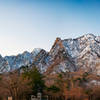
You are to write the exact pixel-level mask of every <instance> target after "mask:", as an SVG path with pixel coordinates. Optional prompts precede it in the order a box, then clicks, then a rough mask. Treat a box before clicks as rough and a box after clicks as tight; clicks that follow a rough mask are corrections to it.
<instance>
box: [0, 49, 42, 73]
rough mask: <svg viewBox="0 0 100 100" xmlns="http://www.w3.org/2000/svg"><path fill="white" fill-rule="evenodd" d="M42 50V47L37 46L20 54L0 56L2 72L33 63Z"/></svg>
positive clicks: (0, 70) (0, 69)
mask: <svg viewBox="0 0 100 100" xmlns="http://www.w3.org/2000/svg"><path fill="white" fill-rule="evenodd" d="M40 51H41V49H39V48H36V49H34V50H33V51H32V52H31V53H30V52H28V51H25V52H23V53H22V54H18V55H16V56H5V57H2V56H0V72H1V73H2V72H8V71H13V70H15V69H18V68H20V67H21V66H26V65H30V64H32V62H33V60H34V58H35V56H36V55H37V54H38V53H39V52H40Z"/></svg>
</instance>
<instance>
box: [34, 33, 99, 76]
mask: <svg viewBox="0 0 100 100" xmlns="http://www.w3.org/2000/svg"><path fill="white" fill-rule="evenodd" d="M34 63H35V64H36V66H37V67H38V68H39V69H40V70H41V72H45V73H47V74H54V73H60V72H74V71H78V70H84V71H87V72H90V73H91V72H93V73H96V74H99V75H100V36H94V35H93V34H86V35H84V36H81V37H78V38H76V39H64V40H61V39H60V38H57V39H56V40H55V42H54V45H53V46H52V48H51V50H50V52H46V51H41V52H40V53H39V54H38V55H37V56H36V57H35V60H34Z"/></svg>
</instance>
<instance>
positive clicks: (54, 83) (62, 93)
mask: <svg viewBox="0 0 100 100" xmlns="http://www.w3.org/2000/svg"><path fill="white" fill-rule="evenodd" d="M38 92H41V93H42V94H43V95H48V96H50V97H53V98H58V99H59V98H62V97H64V98H63V99H64V100H100V76H97V75H95V74H90V73H88V72H83V71H78V72H73V73H72V72H67V73H60V74H59V73H58V74H50V75H46V74H45V73H44V74H41V73H40V72H39V70H38V69H37V67H35V66H32V68H31V69H29V68H28V67H27V66H25V67H23V69H22V72H21V73H20V72H19V71H14V72H10V73H5V74H1V75H0V100H7V97H8V96H11V97H12V98H13V100H30V95H32V94H33V95H37V93H38Z"/></svg>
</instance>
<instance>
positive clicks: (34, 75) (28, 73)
mask: <svg viewBox="0 0 100 100" xmlns="http://www.w3.org/2000/svg"><path fill="white" fill-rule="evenodd" d="M22 75H23V77H24V79H28V80H29V85H30V86H31V88H32V94H34V95H37V93H38V92H41V93H42V92H43V89H44V88H45V81H44V80H43V75H42V74H41V73H40V72H39V70H38V69H37V68H36V66H34V65H33V66H32V69H31V70H28V69H27V68H25V69H24V73H23V74H22Z"/></svg>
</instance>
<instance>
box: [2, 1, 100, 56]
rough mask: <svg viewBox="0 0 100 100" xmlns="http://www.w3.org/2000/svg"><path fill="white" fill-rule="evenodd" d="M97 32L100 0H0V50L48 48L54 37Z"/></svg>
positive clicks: (15, 51)
mask: <svg viewBox="0 0 100 100" xmlns="http://www.w3.org/2000/svg"><path fill="white" fill-rule="evenodd" d="M87 33H93V34H94V35H100V0H0V54H1V55H3V56H5V55H16V54H18V53H22V52H23V51H25V50H27V51H32V50H33V49H34V48H43V49H45V50H47V51H49V50H50V48H51V46H52V45H53V42H54V40H55V39H56V37H61V38H62V39H66V38H75V37H78V36H81V35H83V34H87Z"/></svg>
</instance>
